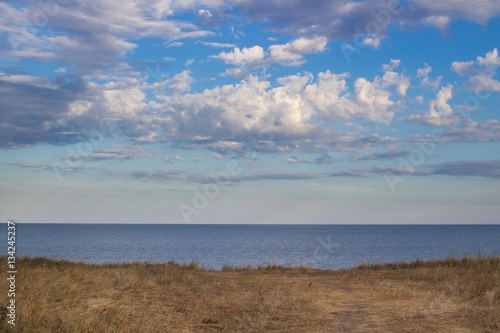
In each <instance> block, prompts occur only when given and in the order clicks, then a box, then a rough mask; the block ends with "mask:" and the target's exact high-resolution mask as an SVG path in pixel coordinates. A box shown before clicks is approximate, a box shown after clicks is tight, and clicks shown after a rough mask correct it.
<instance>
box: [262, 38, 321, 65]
mask: <svg viewBox="0 0 500 333" xmlns="http://www.w3.org/2000/svg"><path fill="white" fill-rule="evenodd" d="M326 42H327V40H326V38H325V37H316V38H312V39H309V38H298V39H296V40H294V41H292V42H289V43H286V44H284V45H271V46H269V53H270V59H269V60H268V62H269V63H280V64H286V65H290V66H296V65H300V64H302V63H303V62H304V60H303V55H304V54H311V53H316V52H321V51H323V50H324V49H325V47H326Z"/></svg>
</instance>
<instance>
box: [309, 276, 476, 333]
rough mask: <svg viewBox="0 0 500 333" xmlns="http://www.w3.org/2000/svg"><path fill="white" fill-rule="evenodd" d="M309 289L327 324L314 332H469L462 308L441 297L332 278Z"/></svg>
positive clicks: (399, 288) (439, 295) (410, 290)
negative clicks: (463, 318) (326, 327)
mask: <svg viewBox="0 0 500 333" xmlns="http://www.w3.org/2000/svg"><path fill="white" fill-rule="evenodd" d="M310 288H311V289H312V290H311V295H313V299H314V303H315V305H316V306H317V307H318V308H320V309H322V312H323V315H324V318H325V319H327V320H328V322H329V323H330V324H329V325H328V326H329V328H328V329H326V330H325V328H323V329H321V330H319V331H318V332H422V333H424V332H425V333H427V332H463V333H465V332H472V331H471V330H469V329H467V328H466V327H465V325H464V322H463V320H462V313H463V310H462V306H461V305H460V304H459V303H457V302H456V301H454V300H452V299H449V298H447V297H445V296H444V295H442V294H436V293H432V292H430V291H425V290H422V289H420V290H417V289H409V288H408V285H403V284H401V283H399V284H397V283H395V284H393V285H390V286H383V285H381V286H377V287H375V288H373V287H370V286H364V285H362V284H360V283H359V282H354V283H349V282H346V281H345V280H342V281H339V280H335V279H334V278H330V279H317V280H316V281H315V282H314V283H313V285H311V286H310Z"/></svg>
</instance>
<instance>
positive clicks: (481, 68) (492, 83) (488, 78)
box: [451, 48, 500, 92]
mask: <svg viewBox="0 0 500 333" xmlns="http://www.w3.org/2000/svg"><path fill="white" fill-rule="evenodd" d="M498 67H500V57H499V56H498V49H497V48H494V49H493V50H492V51H490V52H487V53H486V55H485V57H484V58H483V57H480V56H478V57H477V58H476V61H466V62H460V61H455V62H453V63H452V64H451V69H452V70H453V71H454V72H455V73H457V74H459V75H461V76H467V75H470V74H473V73H474V75H473V76H471V77H470V78H469V80H468V81H467V83H466V86H467V87H468V88H469V89H470V90H472V91H476V92H479V91H484V90H490V91H497V92H500V81H498V80H496V79H494V78H493V76H495V75H496V70H497V69H498Z"/></svg>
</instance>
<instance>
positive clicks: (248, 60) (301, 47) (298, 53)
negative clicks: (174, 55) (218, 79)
mask: <svg viewBox="0 0 500 333" xmlns="http://www.w3.org/2000/svg"><path fill="white" fill-rule="evenodd" d="M326 42H327V40H326V38H325V37H315V38H298V39H295V40H293V41H291V42H289V43H286V44H282V45H279V44H276V45H271V46H269V48H268V50H267V51H266V52H265V51H264V49H263V48H262V47H261V46H258V45H256V46H253V47H250V48H246V47H244V48H243V49H240V48H238V47H235V48H234V50H233V51H231V52H221V53H219V54H218V55H216V56H212V57H213V58H215V59H221V60H223V61H224V63H226V64H229V65H235V66H239V67H244V70H249V71H251V70H254V69H256V68H260V67H263V66H267V65H270V64H275V63H277V64H281V65H286V66H299V65H301V64H303V63H304V62H305V60H304V58H303V57H304V55H306V54H311V53H316V52H321V51H323V50H324V49H325V47H326ZM226 74H227V75H231V72H230V71H226ZM236 74H237V75H238V76H239V77H241V75H239V73H236Z"/></svg>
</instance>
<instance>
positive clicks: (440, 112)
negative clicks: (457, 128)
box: [406, 84, 459, 127]
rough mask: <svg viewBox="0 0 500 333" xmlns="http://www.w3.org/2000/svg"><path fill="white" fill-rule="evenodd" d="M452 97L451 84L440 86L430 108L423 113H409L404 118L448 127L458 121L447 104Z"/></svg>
mask: <svg viewBox="0 0 500 333" xmlns="http://www.w3.org/2000/svg"><path fill="white" fill-rule="evenodd" d="M452 97H453V85H451V84H449V85H447V86H445V87H442V88H441V89H440V90H439V92H438V93H437V94H436V97H435V98H434V99H433V100H432V101H431V102H430V108H429V110H428V111H427V112H426V113H425V114H424V115H411V116H409V117H407V118H406V119H407V120H408V121H410V122H414V123H418V124H421V125H426V126H431V127H450V126H453V125H456V124H457V123H458V122H459V118H458V117H457V116H456V115H454V113H453V108H452V107H451V106H450V105H449V104H448V102H449V100H451V98H452Z"/></svg>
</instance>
